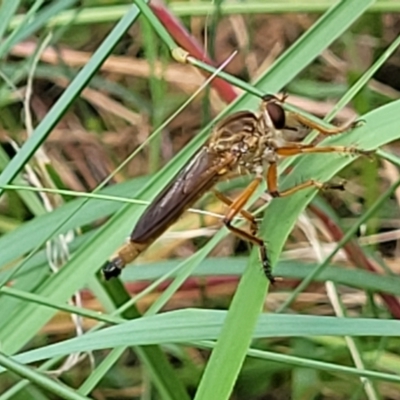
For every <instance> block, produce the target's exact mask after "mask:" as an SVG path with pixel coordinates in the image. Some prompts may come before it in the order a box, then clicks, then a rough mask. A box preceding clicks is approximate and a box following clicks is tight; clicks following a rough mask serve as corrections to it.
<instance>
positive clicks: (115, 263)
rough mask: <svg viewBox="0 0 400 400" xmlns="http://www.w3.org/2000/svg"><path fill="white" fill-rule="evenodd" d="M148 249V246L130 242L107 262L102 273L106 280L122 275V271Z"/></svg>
mask: <svg viewBox="0 0 400 400" xmlns="http://www.w3.org/2000/svg"><path fill="white" fill-rule="evenodd" d="M146 247H147V245H146V244H143V243H136V242H132V241H130V242H129V243H127V244H126V245H125V246H123V247H122V248H121V249H120V250H119V251H118V253H117V255H116V256H115V257H113V258H112V259H111V260H110V261H107V262H106V263H105V264H104V265H103V267H102V269H101V270H102V272H103V275H104V278H105V279H106V280H109V279H111V278H116V277H117V276H119V275H120V274H121V271H122V269H123V268H124V267H125V266H126V265H127V264H129V263H130V262H132V261H133V260H134V259H135V258H136V257H138V256H139V254H140V253H141V252H142V251H143V250H144V249H145V248H146Z"/></svg>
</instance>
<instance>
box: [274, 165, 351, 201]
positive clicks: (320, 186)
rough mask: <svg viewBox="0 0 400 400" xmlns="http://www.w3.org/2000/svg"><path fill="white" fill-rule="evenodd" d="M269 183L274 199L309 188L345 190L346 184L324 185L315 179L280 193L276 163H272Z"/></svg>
mask: <svg viewBox="0 0 400 400" xmlns="http://www.w3.org/2000/svg"><path fill="white" fill-rule="evenodd" d="M267 183H268V192H269V194H270V195H271V196H272V197H287V196H291V195H292V194H294V193H296V192H298V191H299V190H303V189H307V188H309V187H315V188H317V189H338V190H344V184H343V183H339V184H335V183H322V182H318V181H316V180H314V179H309V180H308V181H305V182H302V183H300V184H298V185H296V186H293V187H291V188H289V189H286V190H283V191H279V189H278V170H277V166H276V163H271V164H270V166H269V168H268V171H267Z"/></svg>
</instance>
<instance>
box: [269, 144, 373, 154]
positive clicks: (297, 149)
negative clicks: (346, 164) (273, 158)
mask: <svg viewBox="0 0 400 400" xmlns="http://www.w3.org/2000/svg"><path fill="white" fill-rule="evenodd" d="M274 151H275V153H276V154H278V155H280V156H282V157H291V156H297V155H300V154H313V153H314V154H316V153H339V154H350V155H354V156H359V155H361V156H371V154H373V153H374V150H362V149H357V148H356V147H352V146H314V145H312V144H302V143H295V142H293V143H292V142H287V143H286V145H285V146H280V147H276V148H275V149H274Z"/></svg>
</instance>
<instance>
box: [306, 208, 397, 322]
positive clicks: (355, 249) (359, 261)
mask: <svg viewBox="0 0 400 400" xmlns="http://www.w3.org/2000/svg"><path fill="white" fill-rule="evenodd" d="M309 208H310V210H311V211H312V212H313V213H314V214H315V215H316V216H317V217H318V218H319V219H320V220H321V221H322V222H323V223H324V225H325V227H326V228H327V229H328V231H329V232H330V234H331V235H332V238H333V239H334V240H335V241H337V242H339V241H340V240H341V239H342V238H343V236H344V235H343V231H342V229H341V228H340V227H339V226H338V225H337V224H336V223H335V222H334V221H332V219H331V218H329V217H328V216H327V215H326V214H325V213H324V212H323V211H322V210H321V209H319V208H318V207H315V206H313V205H310V206H309ZM344 251H345V252H346V254H347V257H348V258H349V260H351V261H352V262H353V263H354V265H356V266H358V267H362V268H364V269H366V270H368V271H371V272H374V273H378V267H377V266H376V264H375V262H374V261H373V260H371V259H369V258H368V257H366V255H365V254H364V252H363V251H362V249H361V247H360V246H359V245H358V243H356V242H355V241H354V240H352V241H349V242H347V243H346V244H345V245H344ZM378 293H379V295H380V296H381V298H382V300H383V301H384V303H385V304H386V306H387V307H388V309H389V310H390V313H391V314H392V316H393V317H394V318H397V319H400V304H399V302H398V300H397V299H396V297H395V296H393V295H391V294H387V293H382V292H378Z"/></svg>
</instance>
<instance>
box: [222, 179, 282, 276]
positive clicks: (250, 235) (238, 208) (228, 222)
mask: <svg viewBox="0 0 400 400" xmlns="http://www.w3.org/2000/svg"><path fill="white" fill-rule="evenodd" d="M261 181H262V178H261V177H256V179H255V180H254V181H253V182H251V183H250V185H249V186H248V187H247V188H246V189H245V190H244V191H243V193H242V194H241V195H240V196H239V197H238V198H237V199H235V200H234V201H232V200H230V199H228V198H227V197H225V196H224V195H223V194H221V193H219V192H215V194H216V196H217V197H218V199H220V200H221V201H222V202H224V203H225V204H227V205H228V206H229V209H228V211H227V213H226V215H225V217H224V220H223V222H224V224H225V226H226V227H227V228H228V229H229V230H230V231H231V232H232V233H233V234H235V235H236V236H238V237H239V238H241V239H243V240H246V241H247V242H250V243H252V244H254V245H256V246H257V247H258V248H259V252H260V259H261V263H262V266H263V270H264V273H265V276H266V277H267V278H268V280H269V281H270V282H271V283H272V284H273V283H274V282H275V281H276V279H275V277H274V276H273V275H272V271H271V264H270V262H269V259H268V253H267V248H266V247H265V243H264V241H263V240H262V239H261V238H259V237H258V236H256V233H257V222H256V220H255V218H254V216H253V215H252V214H250V213H249V212H248V211H246V210H243V207H244V205H245V204H246V203H247V201H248V200H249V199H250V197H251V196H252V195H253V193H254V192H255V191H256V190H257V188H258V186H259V185H260V183H261ZM239 213H240V214H241V215H242V216H243V217H244V218H245V219H246V220H248V221H249V222H250V230H251V232H246V231H245V230H243V229H240V228H237V227H236V226H233V225H232V220H233V218H234V217H235V216H236V215H237V214H239Z"/></svg>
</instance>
